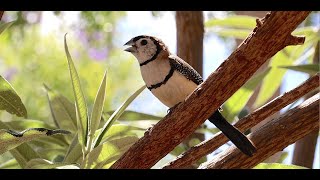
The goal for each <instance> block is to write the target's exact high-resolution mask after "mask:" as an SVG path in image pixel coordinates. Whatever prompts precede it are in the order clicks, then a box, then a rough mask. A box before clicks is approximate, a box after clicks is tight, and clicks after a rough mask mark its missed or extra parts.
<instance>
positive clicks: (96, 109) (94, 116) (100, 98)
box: [88, 72, 107, 149]
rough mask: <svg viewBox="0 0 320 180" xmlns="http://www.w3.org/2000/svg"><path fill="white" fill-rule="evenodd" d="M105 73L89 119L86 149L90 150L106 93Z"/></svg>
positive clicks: (100, 117)
mask: <svg viewBox="0 0 320 180" xmlns="http://www.w3.org/2000/svg"><path fill="white" fill-rule="evenodd" d="M106 77H107V72H105V73H104V77H103V80H102V82H101V85H100V87H99V90H98V92H97V96H96V98H95V101H94V104H93V110H92V113H91V117H90V121H89V122H90V125H89V127H90V129H89V141H88V143H89V145H88V149H91V144H92V140H93V136H94V133H95V132H96V130H97V129H98V127H99V125H100V120H101V119H102V111H103V104H104V101H105V91H106V85H107V80H106Z"/></svg>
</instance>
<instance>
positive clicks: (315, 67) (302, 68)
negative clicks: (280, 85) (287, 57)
mask: <svg viewBox="0 0 320 180" xmlns="http://www.w3.org/2000/svg"><path fill="white" fill-rule="evenodd" d="M278 67H279V68H285V69H290V70H294V71H299V72H304V73H308V74H310V75H313V74H316V73H317V72H319V64H302V65H296V66H278Z"/></svg>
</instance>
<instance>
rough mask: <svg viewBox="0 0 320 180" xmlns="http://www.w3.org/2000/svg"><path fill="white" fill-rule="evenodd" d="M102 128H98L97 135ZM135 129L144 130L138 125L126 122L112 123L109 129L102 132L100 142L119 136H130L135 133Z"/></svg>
mask: <svg viewBox="0 0 320 180" xmlns="http://www.w3.org/2000/svg"><path fill="white" fill-rule="evenodd" d="M101 130H102V129H99V130H97V131H96V135H98V134H99V133H100V132H101ZM137 131H141V132H144V131H145V129H143V128H140V127H135V126H132V125H131V124H130V125H127V124H114V125H112V126H111V127H110V129H109V130H108V131H107V132H106V133H105V134H104V136H103V137H102V140H101V142H102V143H103V142H105V141H107V140H110V139H113V138H119V137H123V136H130V135H132V136H133V135H135V136H136V135H137V133H136V132H137Z"/></svg>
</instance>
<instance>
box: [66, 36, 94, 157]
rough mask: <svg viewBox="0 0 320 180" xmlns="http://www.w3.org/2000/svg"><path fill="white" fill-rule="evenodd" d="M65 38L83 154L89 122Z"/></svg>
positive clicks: (78, 80)
mask: <svg viewBox="0 0 320 180" xmlns="http://www.w3.org/2000/svg"><path fill="white" fill-rule="evenodd" d="M66 36H67V34H65V36H64V48H65V51H66V54H67V60H68V65H69V72H70V77H71V82H72V87H73V92H74V96H75V99H76V115H77V116H76V117H77V126H78V139H79V143H80V144H81V145H82V147H83V149H82V150H83V152H85V151H86V149H85V146H86V142H87V135H88V126H89V125H90V120H89V119H88V112H87V104H86V100H85V98H84V94H83V91H82V89H81V85H80V79H79V76H78V73H77V70H76V68H75V67H74V64H73V61H72V58H71V55H70V53H69V50H68V45H67V42H66Z"/></svg>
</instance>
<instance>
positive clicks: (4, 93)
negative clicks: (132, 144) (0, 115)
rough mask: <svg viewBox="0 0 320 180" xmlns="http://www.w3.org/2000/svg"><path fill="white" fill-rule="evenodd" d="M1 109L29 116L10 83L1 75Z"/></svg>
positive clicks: (20, 115)
mask: <svg viewBox="0 0 320 180" xmlns="http://www.w3.org/2000/svg"><path fill="white" fill-rule="evenodd" d="M0 110H6V111H7V112H9V113H11V114H15V115H17V116H19V117H25V118H27V110H26V108H25V106H24V104H23V103H22V101H21V99H20V97H19V96H18V94H17V93H16V91H15V90H14V89H13V87H12V86H11V85H10V83H9V82H8V81H7V80H6V79H4V78H3V77H2V76H1V75H0Z"/></svg>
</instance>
